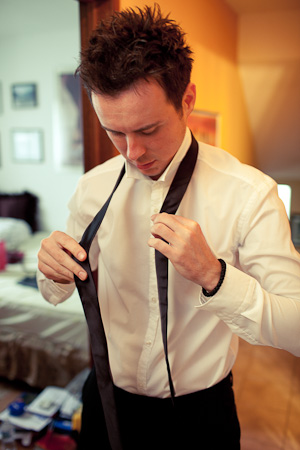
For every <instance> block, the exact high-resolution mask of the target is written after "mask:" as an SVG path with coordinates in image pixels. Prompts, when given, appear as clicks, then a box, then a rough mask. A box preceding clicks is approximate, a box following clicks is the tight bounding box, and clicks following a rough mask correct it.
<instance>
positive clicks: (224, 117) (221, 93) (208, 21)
mask: <svg viewBox="0 0 300 450" xmlns="http://www.w3.org/2000/svg"><path fill="white" fill-rule="evenodd" d="M158 3H159V4H160V6H161V9H162V11H163V12H164V13H170V17H171V18H173V19H175V20H176V21H177V22H178V23H179V24H180V25H181V27H182V28H183V30H184V31H185V32H186V34H187V36H186V38H187V42H188V43H189V45H190V46H191V47H192V49H193V51H194V59H195V62H194V69H193V74H192V81H193V82H194V83H195V84H196V86H197V101H196V107H195V108H196V109H200V110H207V111H211V112H218V113H219V114H220V117H221V136H220V145H221V147H223V148H224V149H225V150H227V151H229V152H230V153H232V154H233V155H235V156H236V157H238V158H239V159H240V160H241V161H243V162H245V163H248V164H252V165H254V156H253V155H254V151H253V140H252V135H251V131H250V125H249V120H248V116H247V111H246V106H245V101H244V95H243V91H242V85H241V82H240V77H239V72H238V66H237V38H238V37H237V29H238V23H237V17H236V15H235V14H234V13H233V12H232V10H231V9H230V8H229V7H228V6H226V5H225V4H224V3H223V1H222V0H209V1H207V0H186V1H185V2H184V1H182V0H160V1H159V2H158ZM145 4H147V5H153V4H154V2H145V1H142V0H134V1H133V0H120V8H121V9H124V8H127V7H134V6H138V7H140V8H143V6H144V5H145Z"/></svg>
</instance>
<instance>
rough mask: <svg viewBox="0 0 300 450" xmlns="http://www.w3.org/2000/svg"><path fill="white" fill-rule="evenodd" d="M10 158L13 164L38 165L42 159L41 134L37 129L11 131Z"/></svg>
mask: <svg viewBox="0 0 300 450" xmlns="http://www.w3.org/2000/svg"><path fill="white" fill-rule="evenodd" d="M12 156H13V160H14V161H15V162H20V163H39V162H41V161H43V159H44V149H43V132H42V130H39V129H21V128H20V129H14V130H12Z"/></svg>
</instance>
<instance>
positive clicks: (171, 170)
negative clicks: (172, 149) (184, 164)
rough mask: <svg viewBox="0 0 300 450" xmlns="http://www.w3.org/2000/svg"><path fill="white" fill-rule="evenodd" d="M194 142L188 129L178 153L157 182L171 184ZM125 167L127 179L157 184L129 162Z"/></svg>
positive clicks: (126, 162)
mask: <svg viewBox="0 0 300 450" xmlns="http://www.w3.org/2000/svg"><path fill="white" fill-rule="evenodd" d="M191 142H192V135H191V132H190V130H189V129H188V128H186V132H185V136H184V138H183V141H182V143H181V145H180V147H179V149H178V151H177V152H176V154H175V156H174V158H173V159H172V161H171V162H170V164H169V165H168V167H167V168H166V169H165V171H164V172H163V173H162V174H161V176H160V177H159V179H158V180H157V181H161V182H169V181H170V180H172V179H173V177H174V175H175V173H176V171H177V169H178V166H179V164H180V163H181V161H182V160H183V158H184V157H185V155H186V152H187V151H188V149H189V147H190V145H191ZM125 167H126V177H127V178H135V179H138V180H148V181H151V182H155V181H154V180H152V179H151V178H150V177H148V176H146V175H143V174H142V173H141V172H140V171H139V170H138V169H137V168H136V167H135V166H134V165H132V164H130V163H129V162H128V161H127V160H126V161H125Z"/></svg>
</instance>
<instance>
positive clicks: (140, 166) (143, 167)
mask: <svg viewBox="0 0 300 450" xmlns="http://www.w3.org/2000/svg"><path fill="white" fill-rule="evenodd" d="M154 162H155V161H151V162H149V163H146V164H139V163H137V164H136V167H137V168H138V169H139V170H149V169H151V167H152V166H153V165H154Z"/></svg>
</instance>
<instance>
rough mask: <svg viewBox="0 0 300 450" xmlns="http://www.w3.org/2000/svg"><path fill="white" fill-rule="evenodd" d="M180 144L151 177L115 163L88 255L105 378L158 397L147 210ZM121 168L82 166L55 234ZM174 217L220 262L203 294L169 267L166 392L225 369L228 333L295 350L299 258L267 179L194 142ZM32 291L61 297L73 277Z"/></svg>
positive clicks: (85, 214) (162, 381) (229, 360)
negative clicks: (211, 290)
mask: <svg viewBox="0 0 300 450" xmlns="http://www.w3.org/2000/svg"><path fill="white" fill-rule="evenodd" d="M190 143H191V134H190V131H189V130H187V132H186V135H185V138H184V141H183V143H182V145H181V147H180V149H179V150H178V152H177V154H176V155H175V157H174V159H173V161H172V162H171V164H170V165H169V167H168V168H167V169H166V170H165V172H164V173H163V174H162V176H161V177H160V178H159V179H158V180H157V181H153V180H152V179H150V178H148V177H146V176H144V175H143V174H141V173H140V172H139V171H138V170H137V169H136V168H135V167H133V166H131V165H130V164H127V163H126V174H125V176H124V178H123V180H122V182H121V184H120V186H119V187H118V189H117V191H116V192H115V194H114V197H113V199H112V201H111V204H110V206H109V208H108V211H107V213H106V216H105V219H104V221H103V223H102V225H101V228H100V230H99V232H98V234H97V236H96V238H95V240H94V242H93V245H92V247H91V251H90V262H91V266H92V268H93V269H95V268H96V267H98V286H99V287H98V296H99V301H100V305H101V312H102V317H103V322H104V327H105V332H106V336H107V341H108V349H109V357H110V365H111V370H112V374H113V378H114V382H115V384H116V385H117V386H119V387H121V388H123V389H126V390H128V391H130V392H133V393H139V394H143V395H149V396H157V397H168V396H170V392H169V385H168V377H167V370H166V363H165V357H164V351H163V344H162V335H161V325H160V314H159V303H158V292H157V281H156V271H155V259H154V252H155V250H154V249H153V248H149V246H148V244H147V241H148V238H149V237H150V227H151V219H150V217H151V215H152V214H155V213H157V212H159V210H160V208H161V206H162V203H163V200H164V198H165V196H166V194H167V191H168V188H169V186H170V183H171V181H172V179H173V177H174V174H175V172H176V170H177V168H178V165H179V163H180V161H181V160H182V158H183V157H184V155H185V153H186V151H187V149H188V148H189V145H190ZM123 164H124V159H123V157H122V156H117V157H115V158H113V159H111V160H109V161H107V162H106V163H104V164H102V165H100V166H97V167H96V168H94V169H92V170H91V171H90V172H88V173H86V174H84V175H83V176H82V177H81V179H80V181H79V184H78V187H77V190H76V192H75V194H74V196H73V197H72V199H71V201H70V204H69V208H70V216H69V220H68V224H67V229H66V232H67V233H68V234H69V235H71V236H73V237H74V238H75V239H76V240H78V241H79V240H80V239H81V236H82V234H83V231H84V230H85V228H86V227H87V225H88V224H89V223H90V222H91V221H92V219H93V218H94V216H95V215H96V213H97V212H98V210H99V209H100V208H101V206H102V205H103V203H104V202H105V201H106V199H107V197H108V196H109V194H110V192H111V190H112V188H113V186H114V184H115V181H116V179H117V177H118V174H119V172H120V170H121V167H122V165H123ZM177 214H178V215H181V216H184V217H187V218H189V219H193V220H195V221H197V222H198V223H199V224H200V226H201V229H202V231H203V234H204V236H205V238H206V240H207V242H208V244H209V246H210V247H211V249H212V250H213V252H214V253H215V255H216V256H217V258H223V259H224V260H225V261H226V264H227V270H226V276H225V280H224V282H223V284H222V286H221V289H220V290H219V292H218V293H217V294H215V295H214V296H213V297H205V296H204V295H203V293H202V288H201V287H200V286H199V285H197V284H194V283H192V282H190V281H188V280H186V279H185V278H183V277H182V276H181V275H179V274H178V273H177V272H176V271H175V269H174V267H173V266H172V264H171V263H169V288H168V297H169V311H168V351H169V361H170V367H171V373H172V378H173V382H174V387H175V391H176V395H182V394H186V393H190V392H194V391H198V390H200V389H204V388H207V387H209V386H212V385H214V384H216V383H217V382H218V381H220V380H221V379H223V378H224V377H225V376H226V375H227V374H228V373H229V371H230V370H231V368H232V366H233V364H234V361H235V359H236V356H237V351H238V336H240V337H241V338H243V339H245V340H246V341H248V342H250V343H251V344H259V345H269V346H273V347H277V348H282V349H285V350H288V351H290V352H291V353H293V354H295V355H298V356H300V326H299V324H300V255H299V254H298V253H297V252H296V250H295V249H294V247H293V245H292V243H291V239H290V226H289V222H288V219H287V216H286V213H285V209H284V206H283V204H282V202H281V200H280V199H279V198H278V195H277V186H276V183H275V182H274V181H273V180H272V179H270V178H269V177H268V176H266V175H264V174H262V173H261V172H260V171H258V170H256V169H254V168H253V167H249V166H247V165H244V164H241V163H240V162H239V161H238V160H237V159H235V158H234V157H233V156H231V155H230V154H228V153H227V152H225V151H223V150H221V149H218V148H215V147H211V146H209V145H206V144H203V143H199V155H198V160H197V163H196V167H195V171H194V174H193V177H192V180H191V182H190V184H189V186H188V190H187V192H186V194H185V196H184V198H183V200H182V202H181V205H180V207H179V209H178V213H177ZM38 279H39V287H40V290H41V292H42V294H43V295H44V297H45V298H46V299H47V300H48V301H50V302H51V303H53V304H57V303H59V302H61V301H64V300H65V299H66V298H68V297H69V295H70V293H71V292H72V291H73V289H74V284H71V285H60V284H58V283H54V282H52V281H50V280H46V279H45V278H44V277H43V275H42V274H39V275H38Z"/></svg>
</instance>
